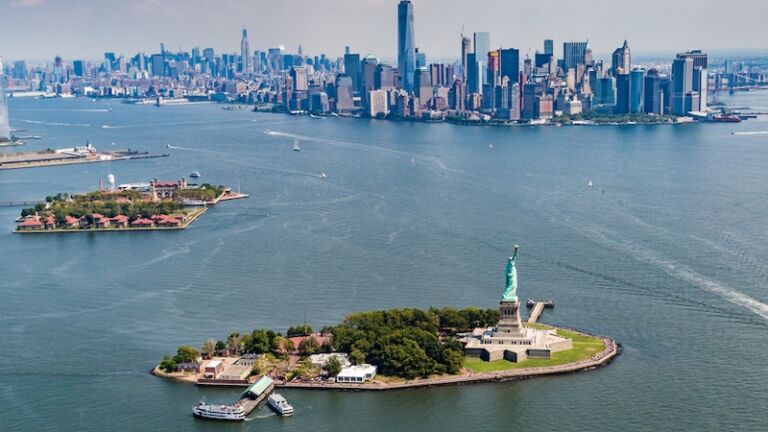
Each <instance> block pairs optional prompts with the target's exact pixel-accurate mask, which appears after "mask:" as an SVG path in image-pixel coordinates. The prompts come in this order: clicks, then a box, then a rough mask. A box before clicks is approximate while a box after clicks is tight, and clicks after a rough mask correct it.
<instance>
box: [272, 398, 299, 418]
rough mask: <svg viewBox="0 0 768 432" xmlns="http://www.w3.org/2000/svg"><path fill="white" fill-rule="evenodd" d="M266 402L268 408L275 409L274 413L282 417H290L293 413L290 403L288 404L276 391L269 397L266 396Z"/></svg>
mask: <svg viewBox="0 0 768 432" xmlns="http://www.w3.org/2000/svg"><path fill="white" fill-rule="evenodd" d="M267 404H268V405H269V407H270V408H272V409H273V410H275V412H276V413H278V414H280V415H281V416H283V417H290V416H292V415H293V407H292V406H291V404H289V403H288V401H287V400H285V398H284V397H282V396H280V395H279V394H277V393H272V394H271V395H269V398H267Z"/></svg>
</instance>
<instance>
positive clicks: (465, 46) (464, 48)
mask: <svg viewBox="0 0 768 432" xmlns="http://www.w3.org/2000/svg"><path fill="white" fill-rule="evenodd" d="M471 52H472V39H470V38H468V37H466V36H463V35H462V36H461V76H462V77H463V81H465V82H466V81H467V68H468V67H469V64H468V63H467V56H468V55H469V53H471Z"/></svg>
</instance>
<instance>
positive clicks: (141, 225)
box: [131, 219, 153, 228]
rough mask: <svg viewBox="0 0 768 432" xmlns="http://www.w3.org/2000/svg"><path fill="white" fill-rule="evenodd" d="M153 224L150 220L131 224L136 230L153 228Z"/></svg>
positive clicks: (138, 220)
mask: <svg viewBox="0 0 768 432" xmlns="http://www.w3.org/2000/svg"><path fill="white" fill-rule="evenodd" d="M152 224H153V222H152V221H151V220H149V219H136V220H135V221H133V222H131V226H132V227H136V228H145V227H151V226H152Z"/></svg>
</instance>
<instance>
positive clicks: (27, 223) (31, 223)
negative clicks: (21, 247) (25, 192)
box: [18, 217, 45, 231]
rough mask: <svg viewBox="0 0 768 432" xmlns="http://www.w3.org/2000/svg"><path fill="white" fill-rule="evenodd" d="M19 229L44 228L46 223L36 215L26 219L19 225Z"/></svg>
mask: <svg viewBox="0 0 768 432" xmlns="http://www.w3.org/2000/svg"><path fill="white" fill-rule="evenodd" d="M18 229H19V230H22V231H38V230H44V229H45V224H43V223H42V222H40V218H38V217H34V218H29V219H26V220H24V222H22V223H20V224H19V225H18Z"/></svg>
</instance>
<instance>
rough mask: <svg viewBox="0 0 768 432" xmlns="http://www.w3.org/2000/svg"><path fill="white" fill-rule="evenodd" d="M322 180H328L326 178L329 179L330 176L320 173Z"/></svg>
mask: <svg viewBox="0 0 768 432" xmlns="http://www.w3.org/2000/svg"><path fill="white" fill-rule="evenodd" d="M320 178H321V179H326V178H328V176H327V175H325V173H324V172H321V173H320Z"/></svg>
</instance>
